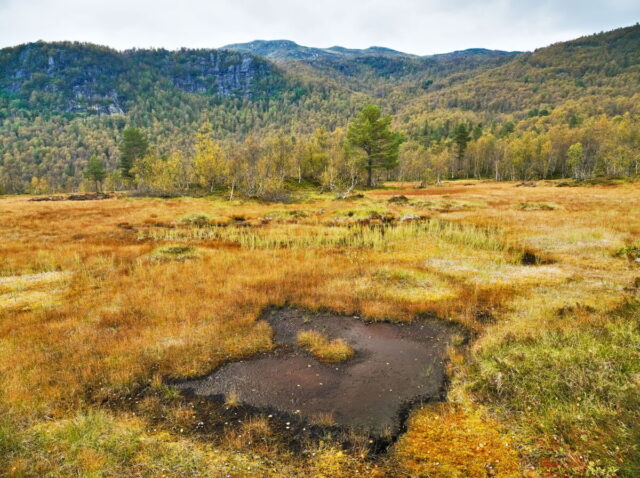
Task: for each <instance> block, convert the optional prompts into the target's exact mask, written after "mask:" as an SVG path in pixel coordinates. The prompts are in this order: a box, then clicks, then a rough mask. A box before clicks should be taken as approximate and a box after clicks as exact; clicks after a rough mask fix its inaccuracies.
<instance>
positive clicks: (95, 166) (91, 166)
mask: <svg viewBox="0 0 640 478" xmlns="http://www.w3.org/2000/svg"><path fill="white" fill-rule="evenodd" d="M84 175H85V177H86V178H87V179H88V180H90V181H93V182H94V183H95V185H96V192H97V193H99V192H100V189H101V185H102V181H104V179H105V178H106V177H107V171H106V170H105V169H104V164H103V163H102V161H101V160H100V159H99V158H98V157H97V156H95V155H94V156H91V158H89V162H88V163H87V169H86V171H85V173H84Z"/></svg>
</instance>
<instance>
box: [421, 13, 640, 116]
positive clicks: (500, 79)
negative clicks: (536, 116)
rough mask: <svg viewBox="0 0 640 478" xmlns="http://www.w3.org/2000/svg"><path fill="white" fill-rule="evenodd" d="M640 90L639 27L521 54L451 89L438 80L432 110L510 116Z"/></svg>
mask: <svg viewBox="0 0 640 478" xmlns="http://www.w3.org/2000/svg"><path fill="white" fill-rule="evenodd" d="M639 88H640V25H638V24H636V25H634V26H631V27H627V28H620V29H617V30H613V31H611V32H607V33H600V34H596V35H590V36H585V37H582V38H579V39H577V40H573V41H568V42H563V43H557V44H554V45H551V46H549V47H546V48H540V49H538V50H536V51H534V52H533V53H524V54H522V55H519V56H517V57H515V58H513V59H512V60H511V61H509V62H506V63H505V64H503V65H500V66H498V67H496V68H492V69H487V70H485V71H482V72H479V74H478V75H474V76H471V77H469V78H467V79H466V80H465V81H463V82H458V83H457V84H455V85H452V84H451V83H450V82H448V81H440V82H438V83H436V84H434V85H433V88H432V89H431V90H432V91H431V92H430V93H429V94H428V95H427V96H428V98H427V103H428V104H429V105H430V107H446V108H458V107H459V108H464V109H472V110H485V111H487V110H488V111H495V112H511V111H518V110H523V109H526V108H530V107H537V106H541V105H542V106H549V107H553V106H555V105H558V104H560V103H562V102H564V101H566V100H567V99H579V98H583V97H589V96H594V95H600V94H604V95H607V96H616V95H624V96H631V95H633V94H636V93H638V92H639Z"/></svg>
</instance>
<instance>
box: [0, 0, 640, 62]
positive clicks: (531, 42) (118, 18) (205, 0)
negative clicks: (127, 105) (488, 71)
mask: <svg viewBox="0 0 640 478" xmlns="http://www.w3.org/2000/svg"><path fill="white" fill-rule="evenodd" d="M639 21H640V0H608V1H598V0H555V1H554V0H520V1H515V0H514V1H510V0H486V1H473V0H448V1H447V0H311V1H309V0H102V1H99V0H0V47H5V46H13V45H18V44H21V43H27V42H31V41H37V40H45V41H59V40H75V41H83V42H91V43H97V44H101V45H108V46H111V47H113V48H116V49H119V50H122V49H127V48H133V47H137V48H147V47H163V48H168V49H177V48H180V47H188V48H218V47H221V46H223V45H226V44H229V43H240V42H248V41H251V40H256V39H261V40H276V39H287V40H293V41H295V42H297V43H300V44H301V45H306V46H315V47H330V46H334V45H340V46H344V47H349V48H366V47H368V46H385V47H388V48H394V49H397V50H400V51H405V52H408V53H415V54H419V55H426V54H433V53H446V52H449V51H454V50H462V49H466V48H491V49H501V50H522V51H524V50H534V49H536V48H539V47H544V46H547V45H550V44H551V43H555V42H558V41H565V40H571V39H574V38H577V37H580V36H582V35H587V34H591V33H597V32H601V31H607V30H612V29H614V28H618V27H622V26H629V25H633V24H635V23H637V22H639Z"/></svg>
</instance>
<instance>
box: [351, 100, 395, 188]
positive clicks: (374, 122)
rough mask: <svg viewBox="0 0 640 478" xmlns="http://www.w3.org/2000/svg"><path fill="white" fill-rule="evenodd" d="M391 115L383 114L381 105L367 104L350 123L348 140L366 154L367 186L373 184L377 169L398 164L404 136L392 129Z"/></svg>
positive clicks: (388, 167) (390, 167)
mask: <svg viewBox="0 0 640 478" xmlns="http://www.w3.org/2000/svg"><path fill="white" fill-rule="evenodd" d="M390 126H391V116H389V115H386V116H382V112H381V111H380V107H378V106H376V105H367V106H365V107H364V108H362V110H360V113H358V116H357V117H356V118H355V119H354V120H353V121H352V122H351V123H349V127H348V129H347V140H348V141H349V144H351V145H352V146H356V147H358V148H360V149H362V150H363V151H364V152H365V154H366V158H365V165H366V170H367V186H372V185H373V171H374V170H375V169H387V170H388V169H392V168H394V167H396V166H397V165H398V152H399V148H400V144H401V143H402V142H403V141H404V138H403V136H402V135H401V134H400V133H398V132H396V131H392V130H391V128H390Z"/></svg>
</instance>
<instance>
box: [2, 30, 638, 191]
mask: <svg viewBox="0 0 640 478" xmlns="http://www.w3.org/2000/svg"><path fill="white" fill-rule="evenodd" d="M639 86H640V26H638V25H635V26H631V27H627V28H621V29H618V30H614V31H611V32H607V33H601V34H597V35H592V36H588V37H583V38H580V39H577V40H574V41H570V42H565V43H558V44H555V45H551V46H549V47H546V48H541V49H539V50H536V51H534V52H527V53H518V52H503V51H492V50H484V49H472V50H465V51H460V52H453V53H448V54H443V55H430V56H424V57H420V56H415V55H410V54H405V53H402V52H396V51H394V50H389V49H385V48H381V47H372V48H368V49H365V50H352V49H346V48H342V47H331V48H326V49H320V48H309V47H303V46H300V45H297V44H295V43H293V42H289V41H271V42H267V41H256V42H252V43H248V44H238V45H228V46H227V47H225V48H223V49H221V50H207V49H205V50H187V49H182V50H178V51H167V50H128V51H123V52H120V51H116V50H112V49H109V48H106V47H101V46H96V45H90V44H81V43H68V42H64V43H45V42H37V43H31V44H26V45H20V46H16V47H12V48H5V49H3V50H0V192H5V193H14V192H25V191H34V190H38V191H56V190H70V189H76V188H78V187H81V186H82V184H83V183H85V182H86V181H87V179H86V174H85V173H86V169H87V165H88V163H89V159H90V158H91V157H93V156H95V157H97V158H98V160H99V161H101V162H102V163H103V164H104V167H105V169H106V173H107V179H106V181H107V187H131V185H132V184H130V183H127V181H128V180H129V181H131V180H132V181H133V184H135V185H138V186H139V185H140V184H147V186H149V184H151V183H154V184H155V186H154V187H150V186H149V187H148V189H149V190H150V191H156V192H163V193H170V192H176V191H182V190H186V189H193V188H194V187H195V188H196V189H197V188H198V187H199V186H198V184H199V182H198V174H197V172H196V170H197V167H196V164H197V163H198V160H197V158H198V154H200V156H202V154H210V155H211V154H214V153H215V154H214V156H216V157H217V159H216V160H215V161H214V160H213V159H211V161H210V162H211V163H212V164H215V165H216V166H215V167H217V168H221V169H220V171H221V173H220V178H219V179H217V180H216V181H215V184H210V186H215V187H226V188H231V187H233V188H239V189H240V190H242V189H244V190H246V191H247V192H253V193H255V192H256V191H259V190H267V189H269V190H274V189H277V187H279V186H278V185H281V184H282V183H283V182H284V181H286V180H287V179H288V178H294V179H297V180H298V181H302V180H303V179H305V178H306V179H309V180H312V181H314V182H316V183H319V184H321V185H323V187H326V188H329V189H333V188H336V187H337V185H338V184H342V185H346V184H350V185H351V184H362V183H363V182H364V180H365V176H366V175H365V172H366V167H365V163H366V161H365V159H364V157H363V153H362V151H360V150H359V149H358V148H354V147H353V145H352V144H350V143H349V141H348V138H347V135H346V127H347V124H348V122H349V121H350V120H351V119H353V118H354V117H355V116H356V114H357V112H358V111H359V110H360V109H361V108H362V107H364V106H365V105H367V104H371V103H373V104H378V105H380V106H381V108H382V110H383V112H385V113H390V114H392V116H393V128H394V129H396V130H398V131H399V132H401V133H402V134H403V139H404V143H403V144H402V146H401V148H400V157H399V161H398V163H397V165H395V166H394V167H392V168H388V169H385V170H383V171H379V172H378V176H377V177H378V178H394V179H403V180H420V181H422V182H424V183H428V182H432V181H436V182H437V181H439V180H440V179H441V178H443V177H454V178H456V177H477V178H480V177H492V178H496V179H536V178H552V177H574V178H575V179H588V178H591V177H594V176H597V175H606V176H612V177H619V176H628V175H636V174H638V172H639V171H638V170H639V163H640V157H639V153H638V151H639V149H640V146H639V144H640V133H639V120H638V115H639V114H640V94H639V93H638V91H639V89H638V87H639ZM128 127H134V128H135V129H136V130H138V131H139V132H140V133H142V134H143V136H145V137H146V138H147V139H148V141H149V148H148V151H147V152H146V154H145V157H144V158H140V163H139V164H138V168H137V169H135V170H134V172H135V171H137V172H138V175H139V177H138V178H137V180H136V177H132V178H127V177H126V176H127V174H128V173H127V174H125V175H124V176H123V174H122V173H123V171H122V169H121V168H119V167H118V166H119V163H120V161H119V159H120V156H121V145H122V142H123V132H124V131H125V130H126V129H127V128H128ZM211 148H213V149H211ZM203 151H209V152H207V153H203ZM211 151H214V153H212V152H211ZM200 161H202V158H201V159H200ZM216 161H218V163H216ZM154 162H155V163H154ZM156 163H157V164H156ZM143 164H144V165H146V166H145V167H146V169H145V168H143ZM172 165H173V166H172ZM239 165H243V167H242V168H239ZM143 170H144V174H146V176H145V178H144V180H143V178H142V176H141V175H143ZM153 171H156V173H157V174H162V175H165V176H166V175H167V174H168V173H167V171H172V173H171V174H169V177H164V178H161V180H160V179H158V178H156V179H154V180H151V179H150V175H151V174H152V172H153ZM233 171H242V172H243V174H244V176H245V177H244V178H242V180H241V179H240V178H239V177H234V174H233ZM247 171H250V174H252V175H255V178H248V177H246V176H247V174H248V173H247ZM274 171H277V173H275V172H274ZM156 173H153V174H156ZM222 176H224V177H222ZM256 178H258V179H256ZM274 178H277V180H276V179H274ZM255 181H258V182H260V183H264V184H263V186H264V185H265V184H270V186H269V187H266V186H264V187H258V186H256V185H255V184H254V185H253V186H252V187H249V186H248V183H254V182H255ZM159 184H162V187H160V186H159ZM207 184H209V183H207ZM242 185H244V186H242ZM208 189H211V188H210V187H208Z"/></svg>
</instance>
